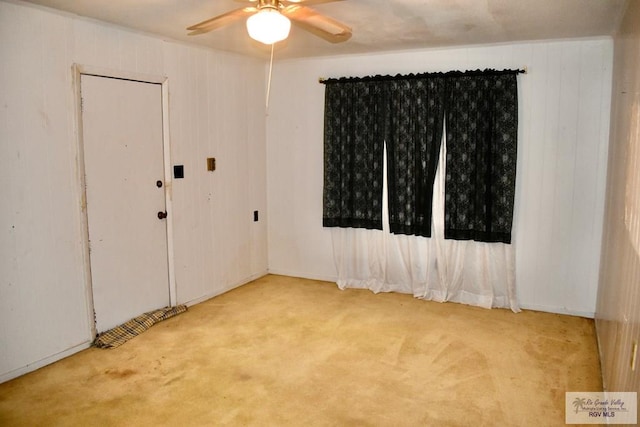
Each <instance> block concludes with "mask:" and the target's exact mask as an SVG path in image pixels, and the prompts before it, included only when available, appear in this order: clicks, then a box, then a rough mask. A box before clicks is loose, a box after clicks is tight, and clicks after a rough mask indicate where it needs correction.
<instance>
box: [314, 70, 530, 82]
mask: <svg viewBox="0 0 640 427" xmlns="http://www.w3.org/2000/svg"><path fill="white" fill-rule="evenodd" d="M491 71H494V72H495V71H497V72H498V73H502V72H505V73H506V72H515V73H517V74H527V67H526V66H525V67H522V68H520V69H517V70H493V69H487V70H467V71H445V72H433V73H420V74H408V75H405V76H402V75H400V74H398V75H396V76H391V75H386V76H381V75H377V76H369V77H340V78H326V77H318V83H322V84H324V83H326V82H328V81H337V80H342V79H345V80H392V79H395V78H402V77H409V78H416V77H422V76H429V75H433V76H437V75H441V76H446V75H447V74H450V73H451V75H465V74H476V73H485V72H486V73H490V72H491Z"/></svg>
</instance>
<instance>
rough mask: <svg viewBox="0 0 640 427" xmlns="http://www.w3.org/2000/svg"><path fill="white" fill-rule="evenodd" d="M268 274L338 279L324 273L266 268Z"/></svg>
mask: <svg viewBox="0 0 640 427" xmlns="http://www.w3.org/2000/svg"><path fill="white" fill-rule="evenodd" d="M268 273H269V274H277V275H279V276H289V277H299V278H301V279H311V280H321V281H323V282H334V283H335V282H336V281H337V280H338V278H337V277H335V276H324V275H315V274H308V273H301V272H299V271H290V270H280V269H277V268H275V269H273V268H270V269H269V270H268Z"/></svg>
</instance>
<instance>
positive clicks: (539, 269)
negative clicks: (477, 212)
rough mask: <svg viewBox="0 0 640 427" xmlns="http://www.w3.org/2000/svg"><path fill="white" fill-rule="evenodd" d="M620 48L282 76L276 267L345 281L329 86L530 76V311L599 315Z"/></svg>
mask: <svg viewBox="0 0 640 427" xmlns="http://www.w3.org/2000/svg"><path fill="white" fill-rule="evenodd" d="M611 66H612V42H611V40H610V39H592V40H579V41H558V42H538V43H518V44H507V45H499V46H486V47H468V48H457V49H433V50H423V51H410V52H402V53H389V54H377V55H361V56H349V57H332V58H318V59H303V60H290V61H282V62H278V63H277V64H276V65H275V67H274V80H273V84H272V89H271V97H272V98H271V99H272V100H271V107H270V113H269V116H268V118H267V147H268V148H267V164H268V184H267V189H268V200H269V225H268V229H269V270H270V271H271V272H276V273H283V274H290V275H294V276H303V277H311V278H323V279H330V280H332V279H334V278H335V275H336V272H335V269H334V261H333V252H332V243H331V236H330V232H329V230H327V229H323V228H322V185H323V178H322V174H323V164H322V162H323V107H324V86H323V85H321V84H319V83H318V77H340V76H363V75H372V74H397V73H412V72H413V73H416V72H425V71H448V70H467V69H477V68H496V69H502V68H520V67H527V70H528V71H527V74H524V75H520V76H519V77H518V80H519V110H520V123H519V154H518V157H519V159H518V172H517V177H518V178H517V189H516V202H515V203H516V217H515V223H514V233H513V234H514V244H515V245H516V252H517V260H516V280H517V283H516V286H517V291H518V295H519V300H520V303H521V305H522V306H523V307H525V308H531V309H536V310H544V311H552V312H560V313H573V314H578V315H584V316H591V317H592V316H593V315H594V312H595V302H596V293H597V285H598V265H599V259H600V243H601V235H602V220H603V210H604V194H605V178H606V167H607V144H608V129H609V107H610V95H611Z"/></svg>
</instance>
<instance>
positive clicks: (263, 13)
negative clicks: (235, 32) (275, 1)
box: [247, 7, 291, 44]
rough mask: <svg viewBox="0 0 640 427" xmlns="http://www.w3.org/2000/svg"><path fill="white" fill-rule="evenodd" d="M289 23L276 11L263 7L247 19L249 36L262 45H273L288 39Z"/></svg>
mask: <svg viewBox="0 0 640 427" xmlns="http://www.w3.org/2000/svg"><path fill="white" fill-rule="evenodd" d="M290 30H291V21H289V18H287V17H286V16H284V15H282V14H281V13H280V12H279V11H278V10H277V9H274V8H271V7H263V8H262V9H260V11H259V12H258V13H256V14H253V15H251V16H250V17H249V18H248V19H247V32H248V33H249V36H250V37H251V38H252V39H254V40H257V41H259V42H260V43H264V44H273V43H276V42H279V41H282V40H284V39H286V38H287V37H289V31H290Z"/></svg>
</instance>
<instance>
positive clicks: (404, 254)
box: [332, 142, 520, 312]
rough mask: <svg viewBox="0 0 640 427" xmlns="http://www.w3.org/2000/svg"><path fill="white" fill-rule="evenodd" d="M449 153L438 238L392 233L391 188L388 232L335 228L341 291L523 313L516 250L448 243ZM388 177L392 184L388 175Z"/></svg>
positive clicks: (437, 194) (440, 181)
mask: <svg viewBox="0 0 640 427" xmlns="http://www.w3.org/2000/svg"><path fill="white" fill-rule="evenodd" d="M445 150H446V148H445V144H444V142H443V144H442V149H441V153H440V162H439V164H438V172H437V175H436V180H435V184H434V192H433V194H434V195H433V232H432V237H431V238H424V237H419V236H406V235H395V234H391V233H389V225H388V222H389V221H388V214H387V206H386V203H387V194H386V188H387V186H386V182H385V185H384V194H383V216H384V217H383V218H384V221H383V223H384V229H383V231H380V230H366V229H359V228H332V240H333V254H334V260H335V264H336V269H337V271H338V281H337V283H338V287H340V289H345V288H363V289H370V290H371V291H373V292H376V293H377V292H401V293H409V294H412V295H414V296H415V297H417V298H422V299H427V300H433V301H439V302H445V301H452V302H458V303H463V304H469V305H475V306H479V307H484V308H491V307H500V308H510V309H511V310H513V311H514V312H519V311H520V308H519V306H518V301H517V298H516V292H515V250H514V245H513V244H511V245H507V244H504V243H483V242H475V241H471V240H449V239H447V240H445V238H444V177H445V163H446V162H445V161H444V159H446V152H445ZM384 164H385V165H386V159H385V162H384ZM384 176H385V180H386V171H385V173H384Z"/></svg>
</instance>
